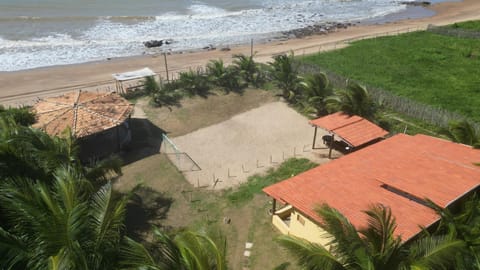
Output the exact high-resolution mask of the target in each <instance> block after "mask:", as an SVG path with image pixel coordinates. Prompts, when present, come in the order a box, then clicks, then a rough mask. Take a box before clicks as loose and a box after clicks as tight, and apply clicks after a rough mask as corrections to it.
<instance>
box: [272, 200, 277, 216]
mask: <svg viewBox="0 0 480 270" xmlns="http://www.w3.org/2000/svg"><path fill="white" fill-rule="evenodd" d="M276 208H277V200H275V199H273V202H272V216H273V215H275V211H277V209H276Z"/></svg>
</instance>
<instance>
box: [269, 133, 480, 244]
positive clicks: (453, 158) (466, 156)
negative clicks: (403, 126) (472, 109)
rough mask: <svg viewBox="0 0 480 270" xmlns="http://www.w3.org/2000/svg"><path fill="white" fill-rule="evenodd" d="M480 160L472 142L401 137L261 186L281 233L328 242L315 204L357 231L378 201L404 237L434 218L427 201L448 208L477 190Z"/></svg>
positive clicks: (419, 136) (479, 152)
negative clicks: (324, 206) (338, 215)
mask: <svg viewBox="0 0 480 270" xmlns="http://www.w3.org/2000/svg"><path fill="white" fill-rule="evenodd" d="M479 161H480V151H479V150H475V149H473V148H471V147H470V146H467V145H462V144H457V143H453V142H450V141H446V140H443V139H439V138H435V137H430V136H426V135H415V136H409V135H405V134H399V135H395V136H393V137H390V138H388V139H385V140H382V141H380V142H378V143H376V144H373V145H370V146H368V147H365V148H362V149H361V150H358V151H356V152H354V153H351V154H349V155H346V156H343V157H341V158H339V159H336V160H333V161H331V162H329V163H326V164H323V165H320V166H318V167H316V168H314V169H311V170H309V171H306V172H304V173H302V174H299V175H297V176H294V177H292V178H290V179H287V180H285V181H282V182H279V183H276V184H273V185H271V186H268V187H266V188H264V189H263V191H264V192H265V193H266V194H267V195H269V196H270V197H272V198H273V209H272V210H273V217H272V222H273V224H274V226H275V227H277V228H278V229H279V230H280V231H281V232H282V233H284V234H289V235H294V236H297V237H301V238H305V239H307V240H309V241H312V242H317V243H321V244H325V243H326V242H325V241H326V239H324V237H323V236H324V233H323V231H322V229H321V228H320V227H319V226H318V224H319V223H320V222H321V218H320V217H319V216H318V215H317V213H316V212H315V209H316V207H318V206H319V205H321V204H324V203H326V204H328V205H330V206H331V207H333V208H336V209H337V210H339V211H340V212H341V213H342V214H344V215H345V216H346V217H347V218H348V219H349V220H350V222H351V223H352V224H353V225H355V226H356V227H357V228H362V227H364V226H366V225H367V217H366V215H365V214H364V213H363V212H362V211H364V210H367V209H368V208H369V207H370V206H371V205H374V204H382V205H385V206H388V207H390V208H391V210H392V214H393V216H395V218H396V221H397V228H396V230H395V235H398V236H400V237H401V239H402V241H408V240H409V239H411V238H413V237H415V236H416V235H417V234H418V233H419V232H420V231H421V227H425V228H428V227H430V226H432V225H433V224H435V223H436V222H437V221H438V220H439V216H438V215H437V214H436V213H435V211H433V210H432V209H431V208H429V207H428V206H427V204H426V201H425V199H430V200H432V201H433V202H435V203H436V204H438V205H439V206H441V207H443V208H447V207H452V206H453V205H454V204H455V202H457V201H458V200H460V199H462V198H464V197H465V196H467V195H468V194H470V193H472V192H474V191H475V190H477V189H478V187H479V185H480V167H479V166H476V165H475V164H474V163H476V162H479ZM278 202H279V203H281V204H283V207H282V208H280V209H277V203H278Z"/></svg>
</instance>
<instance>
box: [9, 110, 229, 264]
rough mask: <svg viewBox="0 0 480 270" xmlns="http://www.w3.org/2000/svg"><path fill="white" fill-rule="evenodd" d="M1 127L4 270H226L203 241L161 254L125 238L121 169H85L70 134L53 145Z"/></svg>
mask: <svg viewBox="0 0 480 270" xmlns="http://www.w3.org/2000/svg"><path fill="white" fill-rule="evenodd" d="M0 124H1V125H0V157H1V159H0V167H1V170H0V172H1V175H0V180H1V181H0V220H2V222H1V224H0V253H1V254H2V258H0V268H1V269H132V266H135V267H136V268H138V269H164V266H165V265H171V263H178V264H177V265H175V266H172V267H173V268H168V269H224V264H225V263H224V262H225V261H224V253H223V252H221V249H220V248H218V247H217V246H216V243H214V242H213V241H212V240H211V239H210V238H209V237H207V236H204V235H202V234H198V233H194V232H183V233H181V234H179V235H178V236H176V238H175V240H173V241H169V239H170V238H169V237H167V236H165V235H163V238H162V239H164V240H165V241H163V242H162V241H159V242H156V243H153V244H152V245H153V247H154V248H156V249H158V250H161V251H162V252H160V253H158V254H157V253H148V252H149V251H147V248H145V246H143V245H142V244H140V243H137V242H135V241H134V240H132V239H130V238H129V237H128V236H126V232H125V224H124V222H125V220H124V216H125V211H126V208H125V206H126V203H127V201H128V199H129V197H128V196H124V195H120V194H116V193H115V192H113V190H112V186H111V183H110V181H109V180H111V179H112V178H111V177H112V176H114V175H112V174H110V172H112V171H115V169H116V168H112V167H109V168H107V167H105V168H98V167H97V168H93V169H92V168H85V167H83V166H82V165H81V164H80V163H79V162H78V157H77V155H76V143H75V140H74V139H73V138H72V136H71V134H70V133H69V132H68V130H67V133H66V136H65V138H57V137H55V138H52V137H50V136H48V135H47V134H45V133H43V132H41V131H39V130H35V129H31V128H28V127H25V126H21V125H18V124H17V123H15V121H13V120H12V119H11V118H10V119H1V122H0ZM102 165H112V163H111V162H105V163H104V164H102ZM105 180H108V181H105ZM155 235H160V236H161V233H159V232H155ZM177 238H178V240H177ZM182 239H183V240H182ZM195 239H196V242H195V241H193V240H195ZM222 244H223V245H222V246H220V247H223V246H224V243H222ZM195 248H197V249H195ZM139 254H140V255H141V254H143V255H146V254H150V255H148V256H146V257H141V256H139ZM173 254H176V257H172V256H170V255H173ZM152 258H155V263H156V264H155V265H154V266H153V265H152V261H151V260H152Z"/></svg>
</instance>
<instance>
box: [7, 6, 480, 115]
mask: <svg viewBox="0 0 480 270" xmlns="http://www.w3.org/2000/svg"><path fill="white" fill-rule="evenodd" d="M429 9H431V10H433V11H434V12H435V13H436V15H434V16H432V17H427V18H421V19H406V20H401V21H395V22H386V23H382V24H373V25H356V26H353V27H349V28H348V29H344V30H339V31H337V32H334V33H330V34H328V35H314V36H308V37H305V38H301V39H289V40H285V41H274V42H270V43H265V44H254V47H253V50H254V52H255V55H256V56H255V60H256V61H258V62H267V61H269V60H271V57H272V55H276V54H281V53H286V52H289V51H293V52H294V53H295V55H301V54H309V53H315V52H319V51H324V50H331V49H335V48H339V47H342V46H346V45H347V43H348V41H350V40H357V39H362V38H368V37H375V36H381V35H394V34H398V33H403V32H411V31H415V30H421V29H425V28H426V27H427V26H428V25H429V24H433V25H445V24H451V23H454V22H460V21H467V20H478V19H480V1H478V0H464V1H462V2H445V3H439V4H434V5H432V6H430V7H429ZM230 49H231V50H230V51H221V50H211V51H197V52H185V53H182V54H172V55H167V62H168V69H169V72H170V73H175V72H178V71H181V70H185V69H188V68H195V67H201V66H204V65H205V64H206V63H207V62H208V61H209V60H211V59H223V61H224V62H225V63H229V62H231V59H232V55H234V54H240V53H243V54H247V55H249V54H250V50H251V48H250V46H249V45H246V46H235V47H231V48H230ZM144 67H149V68H151V69H152V70H154V71H155V72H157V73H159V74H160V75H161V76H162V77H165V62H164V57H163V55H153V56H152V55H148V56H147V55H145V56H136V57H127V58H114V59H110V60H107V59H106V60H104V61H97V62H89V63H84V64H74V65H65V66H53V67H45V68H36V69H31V70H22V71H14V72H0V104H4V105H12V106H16V105H21V104H28V103H31V102H32V101H33V100H35V99H37V98H38V97H43V96H47V95H56V94H59V93H62V92H64V91H69V90H72V89H87V88H89V89H95V85H97V84H103V85H105V84H106V83H108V82H111V81H112V74H113V73H120V72H126V71H131V70H135V69H140V68H144ZM92 85H93V86H92Z"/></svg>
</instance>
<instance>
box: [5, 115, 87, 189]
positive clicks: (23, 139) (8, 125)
mask: <svg viewBox="0 0 480 270" xmlns="http://www.w3.org/2000/svg"><path fill="white" fill-rule="evenodd" d="M77 156H78V147H77V145H76V142H75V140H74V138H73V136H72V134H71V132H70V131H69V130H66V131H65V136H64V138H59V137H51V136H49V135H48V134H46V133H45V132H42V131H40V130H37V129H33V128H29V127H25V126H21V125H18V124H17V123H15V121H14V120H13V119H0V177H2V178H3V177H7V176H8V177H13V176H24V177H30V178H36V179H44V180H49V179H51V176H52V173H53V172H54V171H55V169H57V168H58V167H61V166H68V165H73V164H77V163H79V161H78V159H77Z"/></svg>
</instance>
